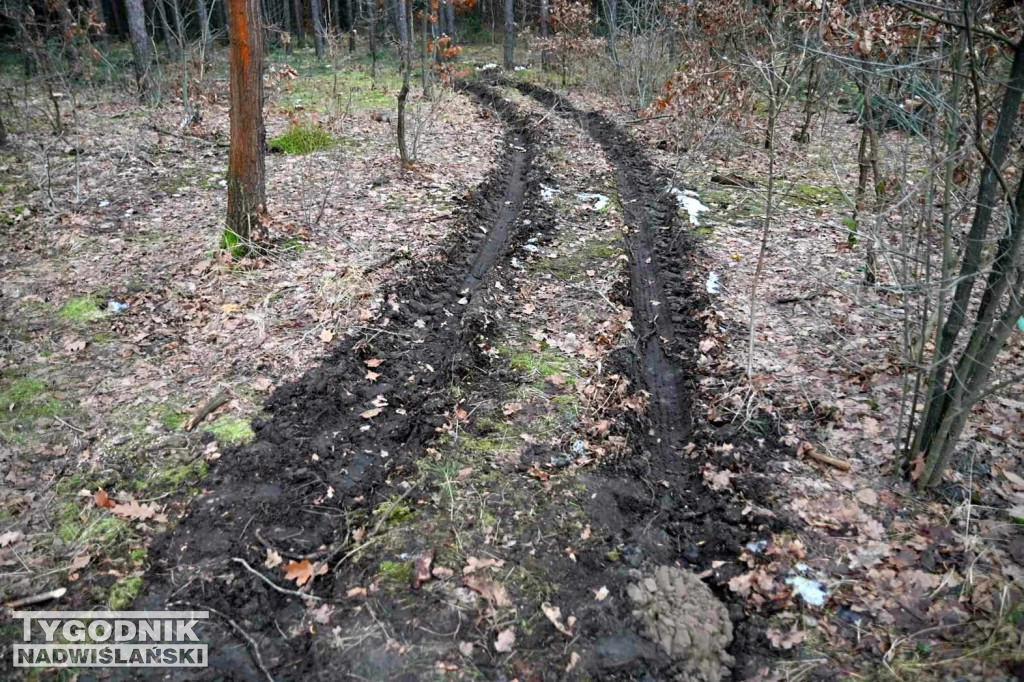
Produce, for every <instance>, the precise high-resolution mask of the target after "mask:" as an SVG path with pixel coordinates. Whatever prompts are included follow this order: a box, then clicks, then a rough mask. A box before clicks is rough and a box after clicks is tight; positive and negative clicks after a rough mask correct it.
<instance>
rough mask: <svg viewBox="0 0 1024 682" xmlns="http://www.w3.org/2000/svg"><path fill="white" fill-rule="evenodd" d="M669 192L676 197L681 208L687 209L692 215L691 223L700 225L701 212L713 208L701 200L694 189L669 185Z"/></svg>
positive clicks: (688, 213)
mask: <svg viewBox="0 0 1024 682" xmlns="http://www.w3.org/2000/svg"><path fill="white" fill-rule="evenodd" d="M668 191H669V194H671V195H672V196H674V197H675V198H676V201H677V202H678V203H679V208H681V209H683V210H684V211H686V213H687V215H689V216H690V224H691V225H696V226H700V214H701V213H703V212H704V211H710V210H711V209H710V208H708V207H707V206H705V205H704V204H702V203H701V202H700V199H699V198H698V194H697V193H696V192H694V191H693V190H689V189H679V188H678V187H671V186H670V187H669V188H668Z"/></svg>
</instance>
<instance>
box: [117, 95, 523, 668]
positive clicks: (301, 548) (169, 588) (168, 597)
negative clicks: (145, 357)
mask: <svg viewBox="0 0 1024 682" xmlns="http://www.w3.org/2000/svg"><path fill="white" fill-rule="evenodd" d="M466 90H467V91H468V93H469V94H470V95H471V96H473V97H474V98H475V99H477V100H478V101H479V102H480V103H481V104H484V105H489V106H490V107H491V108H493V109H494V110H496V111H497V112H498V114H499V119H500V120H501V121H503V122H504V123H505V125H506V127H507V133H506V135H505V144H504V146H505V150H504V154H503V158H502V160H501V162H500V164H499V166H498V167H497V168H496V169H495V170H494V171H493V172H492V173H491V174H490V176H489V177H488V178H487V179H486V180H485V181H484V183H483V184H482V185H481V186H480V187H479V188H478V190H477V191H476V192H475V194H474V196H472V197H471V199H470V200H469V201H468V202H467V203H468V205H467V206H466V208H465V210H464V214H463V216H462V219H461V221H460V222H461V226H460V229H459V231H458V233H457V234H456V235H455V236H454V237H453V238H452V239H451V240H450V243H449V245H448V248H447V250H446V253H445V254H444V255H443V256H442V257H441V258H439V259H438V260H437V261H436V262H433V263H428V264H422V265H419V266H417V269H416V270H414V272H413V275H412V276H411V277H410V278H409V279H408V280H407V283H405V284H401V285H398V286H397V287H396V288H395V289H394V290H392V291H391V292H390V293H388V294H387V305H386V306H385V309H386V310H387V312H386V315H387V317H388V319H386V320H381V319H378V320H375V321H373V322H371V323H369V324H370V325H372V327H373V328H375V331H369V332H367V333H365V334H364V335H362V336H359V337H356V338H349V339H347V340H346V341H344V342H342V343H341V344H340V345H339V346H338V347H337V348H336V350H335V351H334V352H333V354H332V355H331V356H330V357H329V358H328V359H327V360H326V361H325V362H324V363H323V364H322V365H321V366H320V367H318V368H316V369H313V370H311V371H309V372H307V373H306V375H304V376H303V377H302V378H301V379H300V380H298V381H296V382H295V383H292V384H288V385H284V386H281V387H279V388H278V389H277V390H276V391H275V392H274V394H273V395H272V397H271V398H270V400H269V401H268V404H267V405H266V410H267V412H269V413H270V414H271V417H270V418H269V419H267V420H265V421H262V422H257V423H254V425H253V426H254V430H255V432H256V440H255V442H254V443H252V444H251V445H248V446H245V447H242V448H239V449H236V450H233V451H229V452H226V453H224V455H223V457H222V459H221V460H220V461H219V462H218V463H217V466H216V467H215V469H214V472H213V475H212V476H211V477H210V479H208V481H207V482H206V483H207V487H208V489H209V492H208V493H206V494H203V495H201V496H199V497H197V498H196V499H195V500H193V502H192V503H191V505H190V509H189V512H188V514H187V516H186V517H184V518H183V519H182V520H181V521H180V523H179V524H178V525H177V526H176V527H175V528H174V529H173V530H172V531H170V532H169V533H168V534H167V535H166V536H164V537H162V538H160V539H158V541H157V542H156V543H155V545H154V547H153V550H152V554H151V556H152V557H153V561H152V569H151V571H150V576H148V578H147V585H148V587H147V591H146V593H145V594H144V595H143V596H142V597H140V598H139V600H137V602H136V605H137V607H143V608H146V607H150V608H157V607H162V606H163V605H164V604H168V603H170V604H177V605H179V606H184V605H186V604H189V605H193V606H195V607H197V608H210V609H216V610H217V611H218V612H220V613H222V614H224V617H226V618H231V619H233V620H235V621H237V622H238V623H242V624H243V626H244V628H245V629H246V630H248V631H249V632H250V633H252V634H254V635H260V634H266V635H267V638H266V639H267V640H272V641H273V644H272V645H270V646H269V650H268V648H265V649H264V652H263V655H264V657H267V656H268V655H269V656H270V657H272V658H273V659H275V660H278V661H291V662H292V663H289V664H286V665H284V666H283V667H281V668H279V669H278V670H277V671H275V677H276V678H278V679H298V678H303V679H305V678H308V677H311V676H318V677H322V678H325V679H331V678H333V677H336V675H337V671H334V672H332V671H331V670H327V669H324V668H323V667H322V662H321V664H320V665H318V662H317V660H316V657H315V656H308V655H307V653H308V652H306V651H305V650H304V649H305V648H306V647H308V646H309V642H308V640H307V639H306V638H303V637H296V638H288V637H284V636H278V635H277V633H279V632H281V629H280V628H281V627H282V624H283V627H288V623H289V621H290V620H292V619H293V618H297V617H298V616H299V615H301V612H302V611H303V609H302V607H301V604H300V603H299V601H298V600H297V599H296V598H295V597H293V596H286V595H283V594H280V593H278V592H277V591H271V590H268V589H266V585H264V584H262V583H261V580H260V578H259V577H258V576H256V575H253V574H252V572H251V571H250V570H248V569H247V568H246V567H245V566H244V565H243V564H242V563H241V562H240V561H238V559H242V560H244V561H246V562H247V563H248V564H249V566H253V567H256V568H257V569H262V568H263V560H264V557H265V555H266V548H268V547H273V548H275V550H277V551H279V552H280V553H281V555H282V557H283V559H284V560H285V561H288V560H292V559H296V560H297V559H303V558H306V559H309V560H310V561H312V562H314V564H315V565H316V566H321V565H322V566H324V568H325V570H326V573H325V574H324V575H323V576H321V577H318V578H316V580H315V583H316V584H315V588H313V589H306V590H303V592H304V593H306V594H310V593H311V594H312V595H314V597H313V598H317V597H320V598H326V599H333V598H335V597H339V598H340V597H343V596H344V595H343V592H344V583H343V582H342V581H338V580H334V573H335V571H337V570H339V568H340V569H343V568H344V566H343V563H344V559H345V553H346V552H347V551H348V550H349V549H351V547H352V546H353V544H357V543H356V540H355V539H354V538H353V529H352V528H349V527H348V524H347V520H346V510H347V509H351V508H359V509H366V510H373V509H375V508H378V507H379V506H380V505H381V503H382V501H383V500H385V499H386V495H385V490H384V489H385V488H387V484H386V479H388V478H389V477H391V476H401V475H403V474H405V473H408V472H409V471H410V469H411V464H412V463H413V462H415V461H416V460H417V459H419V458H420V457H422V455H423V451H424V447H425V444H426V443H428V442H429V441H430V439H431V438H433V437H434V435H435V429H436V428H437V427H440V426H441V425H442V424H444V423H445V421H446V417H445V413H446V411H447V410H450V408H451V406H452V402H453V401H451V400H450V396H449V395H448V392H447V387H448V386H449V384H450V383H451V381H452V380H453V378H454V377H453V373H454V372H455V371H457V368H458V367H459V365H460V362H461V361H462V360H461V358H462V355H463V354H464V353H465V352H466V343H465V341H466V337H468V336H472V334H471V333H470V332H467V331H466V330H465V329H464V328H463V327H464V325H463V324H462V323H461V321H462V319H463V317H464V316H465V314H466V311H469V310H472V309H473V304H472V300H471V299H472V296H473V292H474V290H476V289H477V287H478V286H479V285H480V284H481V282H483V281H484V280H485V279H486V278H487V277H488V274H489V273H490V272H491V270H492V269H493V268H494V267H495V265H496V264H497V263H499V262H500V261H501V259H503V258H505V257H507V255H508V251H509V248H510V245H511V244H512V243H513V242H514V241H515V239H516V237H517V235H516V234H515V231H516V223H517V219H519V218H520V217H521V216H522V215H526V214H528V204H530V203H531V202H533V201H534V200H535V199H536V194H537V192H536V181H535V179H533V178H531V171H532V162H533V157H534V153H535V151H534V147H533V143H532V141H531V139H530V132H529V128H530V126H529V125H528V124H527V123H526V121H525V120H524V119H522V118H521V117H520V116H519V115H518V113H517V111H516V110H515V107H514V106H512V105H511V104H510V103H508V102H505V101H503V100H501V99H500V98H496V97H495V96H494V94H493V92H492V91H491V90H490V89H488V88H486V87H482V86H479V85H474V84H470V85H468V86H466ZM526 223H527V224H529V223H530V221H529V220H527V221H526ZM520 224H522V222H520ZM371 367H372V371H373V372H374V373H375V374H377V375H378V376H377V377H376V379H375V381H370V380H368V378H367V372H368V370H369V368H371ZM394 490H397V489H392V490H391V493H392V495H395V493H394ZM266 573H273V572H271V571H266ZM275 578H276V576H275ZM276 582H278V584H279V586H281V587H286V588H289V589H290V588H294V587H295V585H294V584H293V583H288V585H284V584H283V583H282V582H281V581H279V580H277V581H276ZM310 585H312V583H310ZM339 590H340V591H341V593H339ZM215 620H216V619H215ZM220 625H223V623H220ZM204 636H206V637H208V638H210V640H211V646H210V652H211V661H210V662H211V667H210V669H209V670H208V671H207V672H205V673H200V674H199V675H200V677H204V678H209V679H224V678H228V677H230V678H236V679H255V678H258V677H260V676H261V672H260V671H259V670H257V668H256V666H255V665H254V664H253V659H252V658H250V655H249V654H248V653H247V652H246V651H245V650H244V649H239V648H238V647H237V645H236V643H237V642H238V641H239V640H238V638H237V636H236V633H234V632H232V631H231V630H230V629H225V630H221V629H219V628H215V629H212V631H210V632H207V633H204Z"/></svg>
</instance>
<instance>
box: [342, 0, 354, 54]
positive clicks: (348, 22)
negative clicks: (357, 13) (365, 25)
mask: <svg viewBox="0 0 1024 682" xmlns="http://www.w3.org/2000/svg"><path fill="white" fill-rule="evenodd" d="M344 2H345V30H346V31H348V51H349V54H352V53H353V52H355V51H356V22H355V18H354V17H353V16H352V3H353V2H355V0H344Z"/></svg>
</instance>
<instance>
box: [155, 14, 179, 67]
mask: <svg viewBox="0 0 1024 682" xmlns="http://www.w3.org/2000/svg"><path fill="white" fill-rule="evenodd" d="M165 1H166V0H155V2H154V4H155V5H156V13H157V16H158V17H159V18H160V28H161V30H162V31H163V34H164V45H166V46H167V52H168V53H169V54H170V57H171V61H172V62H176V61H178V41H177V40H176V39H175V37H174V31H172V30H171V24H170V22H168V21H167V8H166V7H164V2H165Z"/></svg>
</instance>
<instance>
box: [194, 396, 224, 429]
mask: <svg viewBox="0 0 1024 682" xmlns="http://www.w3.org/2000/svg"><path fill="white" fill-rule="evenodd" d="M227 401H228V394H227V393H225V392H224V391H221V392H220V393H218V394H217V395H215V396H213V397H212V398H210V399H209V400H208V401H207V402H206V404H204V405H203V406H202V407H200V408H199V409H198V410H196V411H195V412H194V413H193V414H192V416H191V417H189V418H188V421H187V422H185V425H184V429H185V430H186V431H191V430H192V429H194V428H196V426H198V425H199V423H200V422H202V421H203V420H204V419H206V417H207V416H209V414H210V413H211V412H213V411H214V410H216V409H217V408H218V407H220V406H221V405H223V404H224V403H226V402H227Z"/></svg>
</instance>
